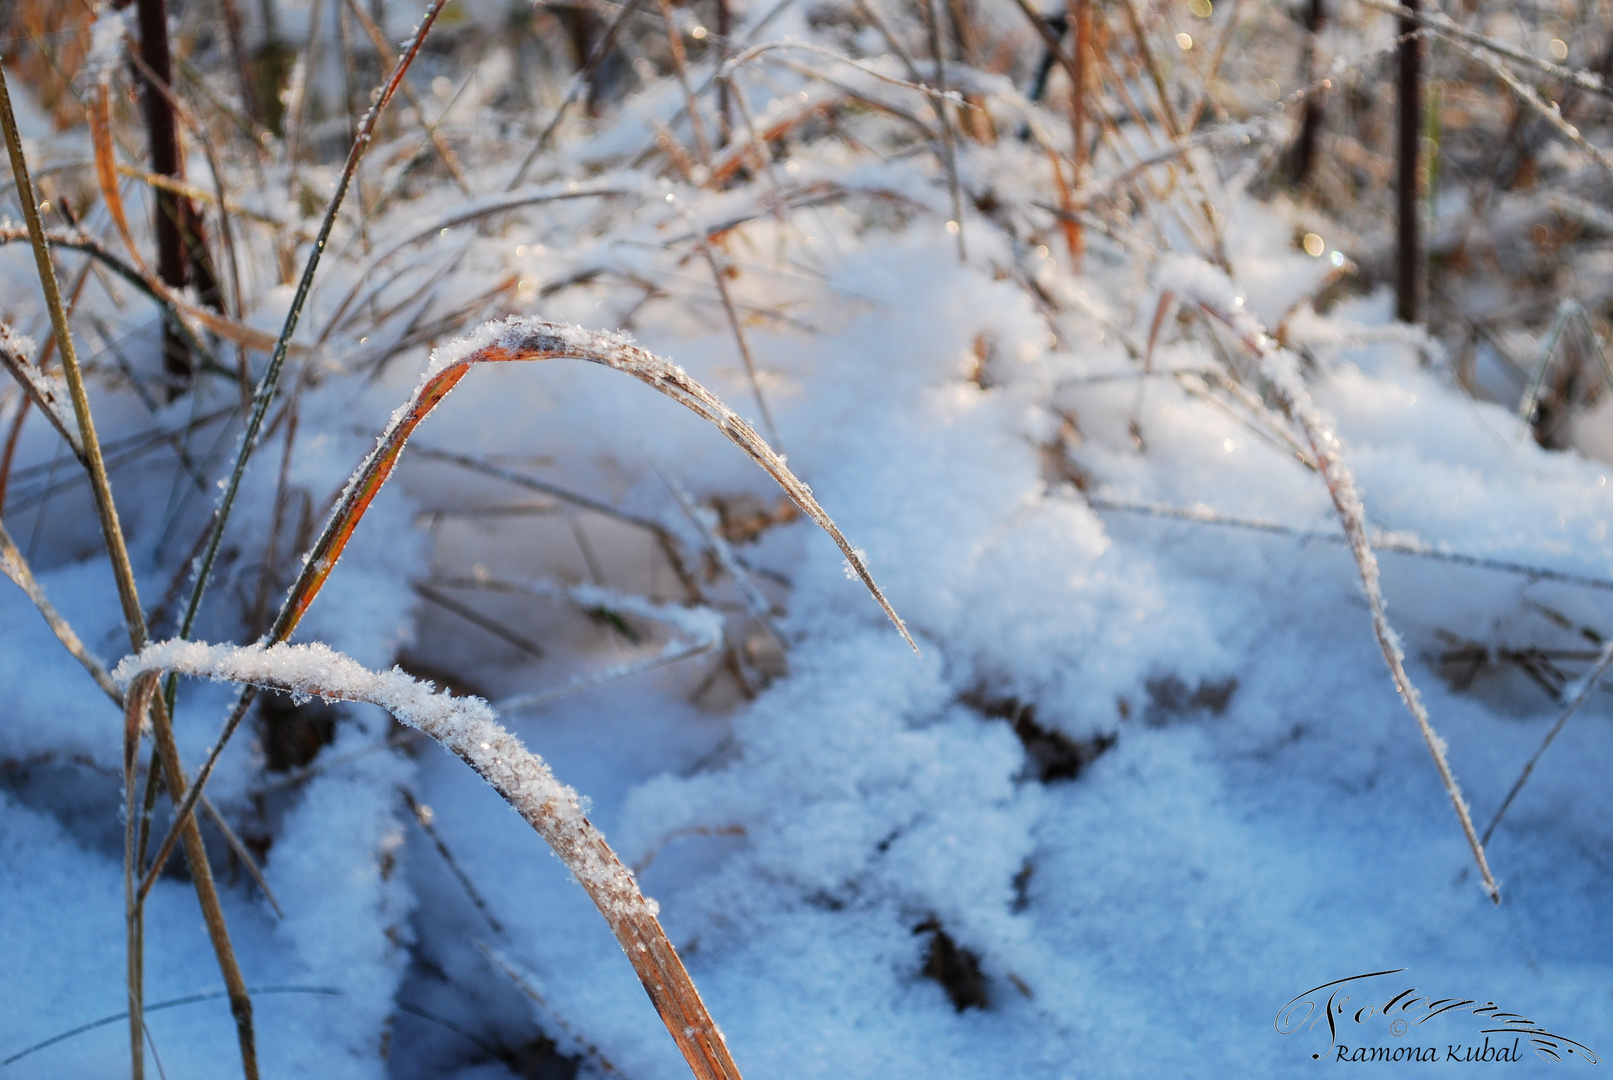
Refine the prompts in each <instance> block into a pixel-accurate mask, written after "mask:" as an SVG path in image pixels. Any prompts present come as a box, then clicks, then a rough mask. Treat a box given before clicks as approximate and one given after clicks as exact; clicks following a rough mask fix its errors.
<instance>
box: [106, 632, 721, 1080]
mask: <svg viewBox="0 0 1613 1080" xmlns="http://www.w3.org/2000/svg"><path fill="white" fill-rule="evenodd" d="M163 671H175V672H180V673H183V674H186V675H194V676H200V677H204V678H210V679H214V680H218V681H224V682H235V683H247V684H250V685H253V686H260V687H267V688H271V689H275V690H283V691H286V692H288V693H292V694H304V695H308V696H311V697H320V698H324V699H326V700H328V701H364V702H368V703H370V704H372V705H379V706H380V707H381V708H383V709H386V710H387V711H388V712H390V713H391V714H392V715H393V716H395V717H397V718H398V719H399V720H401V721H402V722H404V723H405V724H408V725H409V726H410V727H414V728H418V729H419V730H421V731H423V732H425V733H426V734H427V735H430V736H431V737H432V738H433V739H436V740H437V741H438V742H440V743H442V745H443V746H445V747H447V748H448V749H449V750H451V751H453V753H454V754H455V755H457V756H458V757H459V758H460V759H461V760H463V761H464V762H465V763H466V764H467V765H469V766H470V767H471V768H472V769H475V770H476V772H477V774H478V775H480V776H481V777H482V779H484V780H486V781H487V782H488V784H490V785H491V786H492V787H493V789H494V790H495V791H497V792H498V793H499V795H500V796H502V797H503V799H504V801H505V802H507V803H509V804H510V805H511V806H512V807H514V808H515V810H516V812H517V813H519V814H520V815H521V816H522V817H523V818H524V819H526V821H527V823H528V824H530V825H531V826H532V827H533V828H534V829H535V830H537V832H538V834H539V835H540V836H542V837H543V838H544V840H546V841H547V842H548V844H549V846H550V847H551V848H553V849H554V851H555V853H556V854H557V855H559V856H560V858H561V859H562V860H563V861H564V862H565V864H566V866H567V867H568V868H569V869H570V870H571V872H572V873H573V874H574V875H576V878H577V881H578V883H579V884H581V885H582V887H583V888H584V889H586V890H587V891H588V895H589V896H590V897H591V898H592V899H593V901H594V903H595V904H596V905H597V906H598V908H599V910H600V913H601V914H602V915H604V916H605V921H606V922H608V923H609V924H610V927H611V930H612V932H613V933H614V934H615V935H616V939H617V941H618V942H619V943H620V944H621V946H622V950H623V951H624V952H625V953H627V957H628V960H629V961H630V962H631V963H632V965H633V967H634V970H635V971H637V972H638V975H639V979H640V981H641V982H643V984H644V989H645V991H646V992H647V993H648V994H649V995H650V1000H651V1001H652V1002H654V1003H655V1007H656V1010H657V1011H658V1012H659V1013H660V1014H661V1019H662V1020H663V1021H664V1022H665V1023H666V1026H667V1030H668V1031H669V1032H671V1034H672V1037H673V1039H674V1040H675V1041H676V1042H677V1044H678V1047H679V1049H681V1050H682V1051H683V1054H684V1058H685V1059H686V1060H687V1061H688V1063H689V1067H690V1069H691V1070H693V1072H694V1074H695V1075H696V1076H697V1077H702V1078H706V1077H712V1078H729V1077H732V1078H734V1080H737V1078H738V1077H739V1070H738V1068H737V1067H736V1066H735V1065H734V1062H733V1059H732V1058H731V1057H730V1056H729V1053H728V1048H727V1046H726V1044H725V1043H724V1042H723V1039H722V1035H721V1033H720V1032H719V1031H718V1030H717V1026H716V1024H715V1023H714V1022H713V1021H712V1019H711V1016H710V1015H709V1014H708V1013H707V1012H706V1007H705V1005H704V1003H703V1002H701V1000H700V995H699V992H698V991H696V990H695V987H694V983H693V982H692V981H691V980H690V978H689V973H688V972H687V971H686V970H684V967H683V962H682V961H681V960H680V959H679V958H678V955H677V952H676V951H675V950H674V949H673V948H672V945H671V943H670V942H669V941H668V940H667V938H666V934H665V932H664V931H663V930H662V929H661V924H660V923H659V922H658V921H657V920H656V914H657V908H656V905H655V903H654V901H652V900H649V899H648V898H646V897H645V896H644V894H643V893H641V892H640V891H639V888H638V883H637V882H636V881H635V880H634V879H633V874H632V872H631V871H630V870H628V869H627V867H626V866H624V865H623V864H622V861H621V860H620V859H619V858H617V856H616V853H615V852H614V851H612V850H611V847H610V845H609V844H607V843H606V842H605V838H604V836H603V835H601V834H600V832H599V830H598V829H596V828H594V826H593V824H592V823H591V822H590V821H589V820H588V818H587V816H586V814H585V812H584V810H583V806H582V803H581V800H580V799H579V798H578V796H577V793H576V791H574V790H573V789H572V788H570V787H568V786H566V785H565V784H562V783H561V782H560V781H559V780H557V779H556V778H555V775H554V773H553V772H552V771H550V769H549V766H548V765H547V764H546V763H545V762H544V760H543V759H542V758H541V757H539V756H538V755H537V754H534V753H533V752H532V751H530V750H528V749H527V748H526V747H525V746H523V745H522V744H521V741H520V740H519V739H517V738H516V737H515V736H514V735H512V734H510V733H509V732H508V731H506V730H505V729H504V727H503V726H502V725H501V724H500V723H499V722H498V715H497V714H496V713H495V712H494V711H493V709H492V706H490V705H488V703H487V702H485V701H483V700H482V699H481V698H476V697H454V696H452V695H449V694H446V693H443V692H442V691H439V690H437V689H436V688H435V687H433V686H432V685H431V684H429V683H423V682H420V681H418V680H417V679H414V678H412V677H411V676H409V675H407V674H405V673H404V672H402V671H400V670H399V669H397V668H393V669H392V670H391V671H371V670H370V669H368V668H366V667H364V666H363V665H362V664H359V663H358V662H357V661H355V660H353V659H352V658H350V657H348V656H344V655H343V654H341V653H339V652H337V651H335V650H334V649H331V648H330V647H329V646H326V645H323V644H320V643H318V642H315V643H311V644H307V645H287V644H277V645H266V644H263V643H258V644H254V645H246V646H235V645H209V644H207V643H205V642H196V641H183V640H172V641H165V642H161V643H159V644H155V645H148V646H146V647H145V648H144V649H142V650H141V651H140V652H139V653H137V654H135V655H133V656H128V657H125V658H124V659H123V660H122V661H121V662H120V663H119V664H118V666H117V669H116V671H114V673H113V677H114V678H115V679H116V680H117V681H118V683H119V685H120V686H123V687H127V686H129V685H130V683H132V682H133V681H134V680H135V679H137V678H139V677H140V676H142V675H151V674H155V673H157V672H163Z"/></svg>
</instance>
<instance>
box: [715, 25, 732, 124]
mask: <svg viewBox="0 0 1613 1080" xmlns="http://www.w3.org/2000/svg"><path fill="white" fill-rule="evenodd" d="M733 31H734V13H733V11H732V9H731V8H729V6H728V0H717V70H718V71H721V70H722V66H723V65H724V64H726V63H727V62H728V44H729V43H728V38H729V35H730V34H732V33H733ZM717 128H718V131H717V145H718V146H727V145H728V140H729V139H730V138H731V137H732V135H733V130H734V121H733V112H732V110H731V108H730V105H729V101H728V80H727V79H718V80H717Z"/></svg>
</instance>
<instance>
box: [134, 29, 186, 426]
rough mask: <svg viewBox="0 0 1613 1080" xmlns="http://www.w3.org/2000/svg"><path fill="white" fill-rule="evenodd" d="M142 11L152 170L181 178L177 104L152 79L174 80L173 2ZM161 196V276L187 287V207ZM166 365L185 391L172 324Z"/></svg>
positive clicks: (165, 338)
mask: <svg viewBox="0 0 1613 1080" xmlns="http://www.w3.org/2000/svg"><path fill="white" fill-rule="evenodd" d="M137 11H138V14H139V20H140V59H141V60H142V61H144V62H145V68H146V69H147V70H148V71H149V72H150V73H151V74H150V76H149V77H146V78H143V79H142V80H141V82H142V83H143V86H142V92H141V98H142V104H143V105H144V107H145V114H146V133H147V138H148V139H149V140H150V143H151V171H152V172H154V173H157V174H158V175H159V176H171V177H173V178H175V179H179V177H180V176H181V175H182V170H181V168H180V161H179V129H178V126H177V125H176V124H175V122H174V109H173V106H172V105H171V104H170V103H169V101H168V98H167V97H166V96H165V95H164V94H163V92H162V89H161V88H159V87H158V86H156V85H153V81H152V80H153V79H155V80H158V81H160V82H161V84H162V86H164V87H166V86H172V85H173V81H174V79H173V58H172V57H171V56H170V55H169V52H168V4H167V3H166V0H139V3H138V4H137ZM155 195H156V200H157V221H156V234H157V276H158V277H160V278H162V281H163V284H165V285H167V286H168V287H169V288H170V289H174V290H176V291H177V290H179V289H183V288H184V287H185V262H186V259H185V241H184V237H183V235H182V233H181V230H180V224H181V217H180V215H181V214H182V213H183V211H182V210H181V209H180V206H179V198H178V196H176V195H175V194H174V193H173V192H171V191H165V190H163V189H161V188H158V189H157V190H156V192H155ZM162 367H163V373H164V374H165V375H166V376H167V380H168V397H169V400H172V399H174V398H176V397H178V396H179V395H180V394H182V393H184V392H185V390H186V389H187V388H189V386H190V381H191V358H190V350H189V349H188V348H187V347H186V345H185V341H184V339H183V338H182V337H180V336H179V334H178V333H176V332H175V331H174V330H173V329H172V328H171V327H167V326H164V328H163V332H162Z"/></svg>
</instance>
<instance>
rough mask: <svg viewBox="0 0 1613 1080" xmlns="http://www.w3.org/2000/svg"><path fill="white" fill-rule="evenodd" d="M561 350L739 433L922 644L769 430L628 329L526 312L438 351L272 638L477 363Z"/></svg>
mask: <svg viewBox="0 0 1613 1080" xmlns="http://www.w3.org/2000/svg"><path fill="white" fill-rule="evenodd" d="M561 357H572V358H574V359H578V360H587V361H589V362H591V363H595V364H603V365H604V366H606V367H609V368H614V369H615V370H617V371H621V372H624V373H625V374H628V375H631V376H633V377H634V378H635V379H638V380H639V381H640V382H642V383H644V384H646V385H647V386H650V387H652V388H654V389H655V390H658V391H660V392H661V393H663V394H665V395H666V396H668V397H670V398H672V399H673V400H674V401H676V402H678V403H679V404H680V405H682V406H684V407H685V408H687V409H689V410H690V411H691V412H693V413H695V414H696V415H698V416H700V417H703V418H704V419H706V420H707V421H709V422H710V423H712V424H714V425H715V426H716V427H717V429H718V430H720V431H721V432H722V433H723V434H724V435H726V436H727V437H728V439H729V441H730V442H732V443H734V444H735V445H736V446H738V447H739V448H740V449H741V450H744V451H745V453H746V454H747V455H749V457H750V458H751V460H752V461H755V462H756V463H757V464H758V465H760V466H761V467H762V468H763V469H765V470H766V471H767V473H768V475H769V476H771V477H772V478H773V479H774V480H775V481H776V482H777V483H778V485H779V486H780V487H782V488H783V489H784V491H785V493H786V494H788V495H789V496H790V498H791V499H792V500H794V502H795V504H796V505H797V506H798V507H800V508H801V510H802V512H803V513H805V514H806V515H807V517H809V518H811V519H812V520H813V521H814V522H816V523H817V525H818V527H819V528H821V529H823V531H824V532H826V533H828V534H829V536H830V538H831V539H833V540H834V542H835V544H836V545H837V546H838V547H839V548H840V550H841V552H842V554H844V555H845V557H846V560H847V562H848V563H849V564H850V565H851V567H852V568H853V570H854V571H855V573H856V576H857V578H858V579H859V580H861V581H862V583H863V585H864V586H866V587H867V589H868V591H869V592H870V593H871V594H872V595H873V597H874V599H875V601H877V602H878V604H879V606H880V608H881V610H883V611H884V612H885V614H886V616H887V617H888V618H889V619H890V620H891V622H892V623H893V624H895V626H896V629H897V630H898V631H899V632H900V633H901V635H902V638H903V639H904V640H905V641H906V642H907V643H908V645H909V646H911V647H912V649H913V651H914V652H917V651H918V645H917V644H916V643H915V642H914V641H913V637H912V635H911V634H909V633H908V632H907V626H906V625H905V624H904V623H903V622H902V619H901V617H900V616H899V615H897V614H896V609H895V608H893V607H892V606H891V604H890V601H888V600H886V599H885V595H884V593H883V592H881V591H880V588H879V586H878V585H877V584H875V583H874V579H873V576H872V575H871V574H869V572H868V567H867V565H866V564H865V563H864V561H863V559H862V556H861V554H860V553H859V552H857V551H856V550H855V549H854V548H852V546H851V544H850V542H849V541H847V540H846V538H845V536H844V535H842V534H841V532H840V529H839V527H838V526H836V525H835V523H834V521H833V520H832V519H831V518H830V517H829V515H828V514H827V513H826V512H825V511H824V509H823V507H821V506H819V505H818V501H817V499H816V498H814V497H813V495H812V491H811V489H810V488H808V487H807V486H806V485H805V484H804V483H802V482H801V480H800V479H799V478H798V477H797V476H796V475H795V474H794V473H792V472H791V471H790V469H789V467H788V466H787V465H785V464H784V459H783V458H781V457H780V456H779V455H778V453H777V452H776V451H775V450H774V449H773V448H772V447H771V446H769V445H768V444H767V442H766V440H764V439H763V438H762V437H761V436H760V435H758V434H757V433H756V431H755V430H754V429H753V428H752V427H751V426H750V425H749V424H748V423H746V422H745V421H744V420H743V419H741V418H740V417H739V416H738V415H737V414H736V413H735V412H734V411H733V410H732V409H730V408H729V407H728V406H727V405H724V404H723V403H722V401H721V400H719V399H718V398H717V396H716V395H715V394H713V393H712V392H711V391H709V390H707V389H706V388H705V387H704V386H702V385H701V384H700V383H699V382H697V381H696V380H695V379H693V378H691V377H690V376H689V374H688V373H687V372H686V371H684V370H683V369H682V368H681V367H679V366H678V365H676V364H674V363H672V362H671V361H669V360H666V359H664V358H662V357H660V356H657V355H655V354H654V353H651V352H648V351H646V350H644V349H640V348H638V347H637V346H635V345H634V344H633V342H632V339H631V338H629V337H628V336H627V335H625V334H620V333H606V332H603V331H598V330H587V329H584V328H583V327H580V326H574V325H570V324H567V323H555V322H548V321H545V320H543V319H535V318H528V317H524V316H518V315H512V316H510V317H509V318H506V319H501V320H496V321H494V322H489V323H484V324H483V325H481V326H480V327H478V328H477V329H475V330H473V331H472V332H471V333H469V334H466V335H464V336H462V337H459V338H455V339H454V340H453V341H450V342H449V343H448V344H446V345H443V346H440V347H439V348H437V349H434V350H433V351H432V354H431V359H430V360H429V362H428V363H427V364H426V369H425V371H424V372H423V373H422V375H421V378H420V383H419V385H418V386H417V387H416V388H415V392H414V394H413V395H411V397H410V398H409V400H408V401H407V402H405V403H404V404H403V405H402V406H400V407H399V408H398V410H397V411H396V412H394V413H393V414H392V418H391V420H390V421H389V422H388V424H387V427H386V429H385V431H383V432H382V434H381V436H380V438H379V439H378V440H377V442H376V446H375V449H374V450H372V451H371V452H370V455H369V457H367V458H366V459H365V460H364V463H363V464H362V465H360V466H359V468H358V470H357V472H355V473H354V474H353V476H352V478H351V479H350V480H349V481H348V483H347V486H346V488H345V489H344V490H343V492H342V496H341V499H340V500H339V501H338V503H337V505H336V508H335V510H333V511H332V512H331V516H330V518H329V520H328V521H327V522H326V525H325V529H324V531H323V532H322V533H321V534H320V537H319V539H318V540H317V541H316V542H315V544H314V546H313V548H312V549H311V550H310V551H309V552H308V554H307V555H306V556H305V557H304V560H303V568H302V573H301V574H299V575H298V578H297V580H296V582H295V583H294V584H293V585H292V587H291V590H290V594H289V595H288V597H287V600H286V603H285V606H284V607H283V608H282V609H281V612H280V616H279V618H278V619H276V621H275V625H274V627H273V629H272V630H271V631H270V635H269V639H270V640H271V641H277V642H278V641H284V640H286V638H288V637H290V636H291V632H292V630H293V629H295V628H296V625H297V623H298V621H300V620H301V618H302V615H303V613H304V612H305V611H307V609H308V605H309V604H311V603H312V602H313V599H314V597H315V596H317V595H318V593H319V590H320V589H321V588H322V587H323V585H324V582H325V579H326V578H327V577H329V576H330V572H331V570H332V569H333V568H334V567H335V565H336V561H337V560H338V559H339V558H341V553H342V549H343V548H345V547H346V546H347V541H348V540H349V539H350V538H351V537H352V534H353V530H354V529H355V528H356V527H357V526H358V522H359V520H360V519H361V518H362V517H363V516H364V512H365V510H366V509H368V507H369V504H370V502H371V501H372V500H373V499H374V498H375V496H376V493H377V492H379V491H380V489H381V485H383V484H385V483H386V480H387V477H388V476H390V475H391V472H392V469H393V467H394V466H395V465H396V464H397V459H398V456H399V455H400V454H401V453H402V452H403V448H404V446H405V445H406V444H407V442H408V440H409V436H410V435H411V434H412V433H413V432H414V429H415V428H416V427H418V426H419V424H420V422H421V421H423V420H424V419H425V418H426V417H427V416H428V415H430V413H431V411H432V410H433V409H435V408H436V407H437V404H438V403H439V402H441V401H442V399H443V398H445V397H447V396H448V394H449V392H450V391H452V390H453V388H454V387H455V386H456V385H457V384H458V383H459V380H460V379H462V378H464V377H465V375H466V374H467V373H468V372H469V371H470V368H471V366H472V365H474V364H490V363H513V362H517V361H535V360H554V359H559V358H561Z"/></svg>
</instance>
